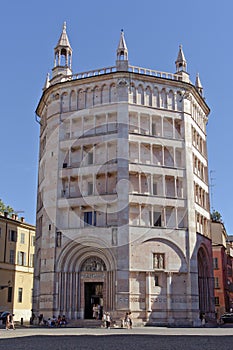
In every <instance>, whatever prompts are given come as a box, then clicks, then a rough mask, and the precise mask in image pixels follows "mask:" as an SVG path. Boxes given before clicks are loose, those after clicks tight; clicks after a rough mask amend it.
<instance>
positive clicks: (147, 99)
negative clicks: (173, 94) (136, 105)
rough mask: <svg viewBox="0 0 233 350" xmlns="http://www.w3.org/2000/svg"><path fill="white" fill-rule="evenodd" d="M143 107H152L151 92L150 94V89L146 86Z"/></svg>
mask: <svg viewBox="0 0 233 350" xmlns="http://www.w3.org/2000/svg"><path fill="white" fill-rule="evenodd" d="M145 105H146V106H152V92H151V88H150V87H149V86H147V88H146V93H145Z"/></svg>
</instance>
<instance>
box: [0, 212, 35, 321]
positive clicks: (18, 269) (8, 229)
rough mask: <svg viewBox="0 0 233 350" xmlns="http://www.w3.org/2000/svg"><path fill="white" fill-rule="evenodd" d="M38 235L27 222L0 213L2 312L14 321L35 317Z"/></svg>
mask: <svg viewBox="0 0 233 350" xmlns="http://www.w3.org/2000/svg"><path fill="white" fill-rule="evenodd" d="M35 231H36V228H35V226H33V225H30V224H27V223H26V222H25V221H24V218H20V219H19V218H18V215H15V214H12V215H11V217H10V216H9V215H8V214H7V213H0V311H9V312H11V313H13V314H15V317H14V319H15V321H20V320H21V318H23V320H26V321H29V319H30V317H31V315H32V313H31V310H32V289H33V272H34V250H35V247H34V244H35V233H36V232H35Z"/></svg>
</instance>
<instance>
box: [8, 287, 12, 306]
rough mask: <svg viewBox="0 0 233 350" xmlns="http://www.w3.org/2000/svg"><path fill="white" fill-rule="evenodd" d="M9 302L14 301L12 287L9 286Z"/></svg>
mask: <svg viewBox="0 0 233 350" xmlns="http://www.w3.org/2000/svg"><path fill="white" fill-rule="evenodd" d="M7 302H8V303H11V302H12V287H8V293H7Z"/></svg>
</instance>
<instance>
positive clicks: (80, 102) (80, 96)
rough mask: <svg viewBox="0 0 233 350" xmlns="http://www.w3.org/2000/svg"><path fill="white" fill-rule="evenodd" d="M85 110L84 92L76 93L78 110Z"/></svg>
mask: <svg viewBox="0 0 233 350" xmlns="http://www.w3.org/2000/svg"><path fill="white" fill-rule="evenodd" d="M84 108H85V93H84V90H82V89H81V90H79V91H78V109H84Z"/></svg>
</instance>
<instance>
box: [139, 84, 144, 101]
mask: <svg viewBox="0 0 233 350" xmlns="http://www.w3.org/2000/svg"><path fill="white" fill-rule="evenodd" d="M138 104H139V105H144V89H143V86H142V85H139V86H138Z"/></svg>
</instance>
